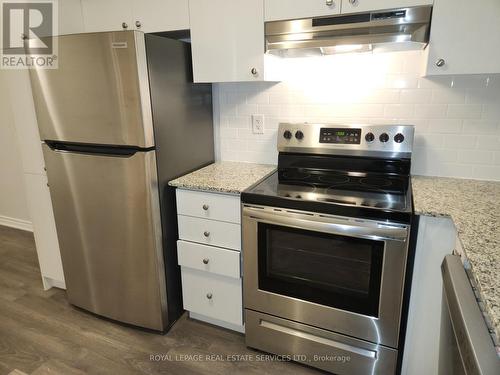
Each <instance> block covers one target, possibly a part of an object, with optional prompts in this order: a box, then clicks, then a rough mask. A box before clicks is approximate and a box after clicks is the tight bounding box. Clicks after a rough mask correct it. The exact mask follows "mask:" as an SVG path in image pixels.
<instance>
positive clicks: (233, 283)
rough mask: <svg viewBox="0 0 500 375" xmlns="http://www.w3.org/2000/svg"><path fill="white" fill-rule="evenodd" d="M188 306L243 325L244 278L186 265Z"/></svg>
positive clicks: (184, 281)
mask: <svg viewBox="0 0 500 375" xmlns="http://www.w3.org/2000/svg"><path fill="white" fill-rule="evenodd" d="M182 297H183V300H184V309H186V310H188V311H190V312H194V313H198V314H201V315H204V316H207V317H209V318H213V319H217V320H221V321H224V322H228V323H231V324H235V325H242V324H243V309H242V292H241V279H240V278H237V279H235V278H232V277H226V276H220V275H216V274H212V273H209V272H203V271H198V270H194V269H191V268H185V267H182Z"/></svg>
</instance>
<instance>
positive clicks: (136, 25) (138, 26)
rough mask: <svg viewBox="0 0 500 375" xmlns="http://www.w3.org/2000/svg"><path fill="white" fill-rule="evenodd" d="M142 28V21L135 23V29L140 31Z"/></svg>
mask: <svg viewBox="0 0 500 375" xmlns="http://www.w3.org/2000/svg"><path fill="white" fill-rule="evenodd" d="M141 26H142V24H141V21H135V27H137V28H138V29H140V28H141Z"/></svg>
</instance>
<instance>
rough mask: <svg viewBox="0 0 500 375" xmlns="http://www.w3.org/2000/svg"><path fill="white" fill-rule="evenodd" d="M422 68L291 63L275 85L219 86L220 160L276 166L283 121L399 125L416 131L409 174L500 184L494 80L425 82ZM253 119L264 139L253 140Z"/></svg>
mask: <svg viewBox="0 0 500 375" xmlns="http://www.w3.org/2000/svg"><path fill="white" fill-rule="evenodd" d="M424 62H425V52H421V51H410V52H395V53H380V54H348V55H335V56H328V57H321V58H308V59H291V60H290V59H289V60H287V62H286V64H287V66H286V73H285V75H286V77H287V79H286V80H285V81H283V82H281V83H269V82H265V83H234V84H233V83H224V84H217V85H215V86H214V92H215V94H216V96H219V103H218V104H217V105H216V111H217V110H218V112H219V114H220V120H219V121H217V120H216V128H217V129H216V130H217V132H218V135H217V137H216V143H218V144H217V146H218V149H219V159H221V160H236V161H247V162H261V163H272V164H275V163H276V161H277V151H276V136H277V131H276V129H277V126H278V123H279V122H283V121H291V122H305V121H307V122H337V123H352V122H362V123H375V124H384V123H390V124H392V123H404V124H414V125H416V140H415V150H414V156H413V173H414V174H422V175H438V176H453V177H464V178H478V179H495V180H500V76H492V77H485V76H460V77H447V78H434V79H426V78H421V71H422V66H423V63H424ZM252 114H264V115H265V116H266V119H265V134H263V135H255V134H252V132H251V117H250V116H251V115H252ZM216 119H217V117H216Z"/></svg>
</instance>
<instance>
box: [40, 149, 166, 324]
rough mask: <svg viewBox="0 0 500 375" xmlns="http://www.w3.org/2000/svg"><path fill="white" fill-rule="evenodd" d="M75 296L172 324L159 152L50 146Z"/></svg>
mask: <svg viewBox="0 0 500 375" xmlns="http://www.w3.org/2000/svg"><path fill="white" fill-rule="evenodd" d="M43 154H44V158H45V162H46V165H47V173H48V181H49V185H50V192H51V197H52V204H53V208H54V215H55V220H56V223H57V234H58V238H59V243H60V249H61V257H62V261H63V268H64V276H65V279H66V284H67V288H68V289H67V293H68V299H69V302H70V303H72V304H74V305H76V306H78V307H81V308H83V309H86V310H89V311H92V312H94V313H96V314H99V315H103V316H105V317H108V318H111V319H115V320H119V321H122V322H125V323H130V324H133V325H137V326H142V327H145V328H150V329H154V330H163V329H164V320H165V318H166V316H165V314H166V298H165V297H166V293H165V274H164V265H163V256H162V250H161V221H160V207H159V199H158V191H157V189H158V182H157V177H156V158H155V152H154V151H149V152H136V153H135V154H133V155H132V156H109V155H100V154H88V153H74V152H64V151H54V150H52V149H51V148H49V146H48V145H47V144H44V145H43Z"/></svg>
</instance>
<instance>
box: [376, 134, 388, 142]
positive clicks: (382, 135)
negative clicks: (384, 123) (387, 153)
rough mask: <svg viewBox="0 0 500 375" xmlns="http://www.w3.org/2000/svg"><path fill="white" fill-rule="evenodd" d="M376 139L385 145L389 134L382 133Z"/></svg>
mask: <svg viewBox="0 0 500 375" xmlns="http://www.w3.org/2000/svg"><path fill="white" fill-rule="evenodd" d="M378 139H380V142H383V143H386V142H387V141H389V134H387V133H382V134H380V137H379V138H378Z"/></svg>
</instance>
